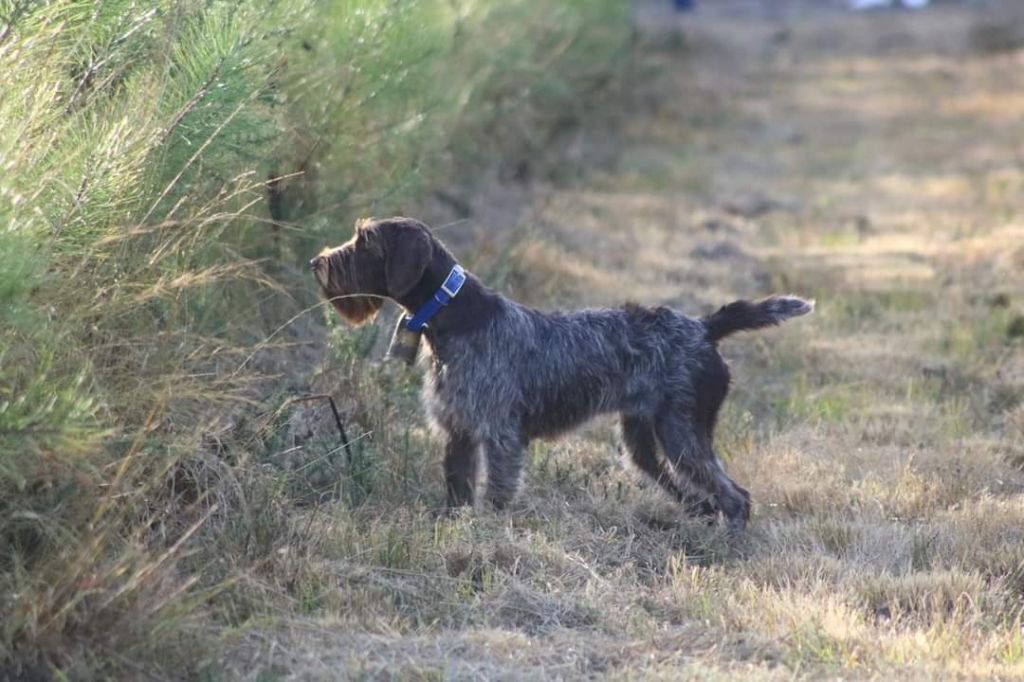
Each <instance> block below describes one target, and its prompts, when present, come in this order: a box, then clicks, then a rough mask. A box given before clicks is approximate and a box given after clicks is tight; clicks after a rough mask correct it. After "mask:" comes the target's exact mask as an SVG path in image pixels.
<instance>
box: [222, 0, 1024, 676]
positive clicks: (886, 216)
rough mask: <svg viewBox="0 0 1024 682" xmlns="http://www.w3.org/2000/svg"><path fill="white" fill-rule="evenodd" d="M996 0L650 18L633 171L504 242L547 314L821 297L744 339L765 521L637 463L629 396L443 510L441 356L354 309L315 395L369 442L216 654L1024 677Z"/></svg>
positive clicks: (1011, 195)
mask: <svg viewBox="0 0 1024 682" xmlns="http://www.w3.org/2000/svg"><path fill="white" fill-rule="evenodd" d="M992 22H993V19H992V17H991V16H987V15H978V14H972V13H970V12H968V11H967V10H964V9H962V8H961V9H956V8H954V7H948V8H942V7H940V8H936V9H935V10H934V11H929V12H924V13H917V14H911V13H907V14H889V13H883V14H877V15H865V16H858V17H852V16H849V15H845V14H843V15H829V14H822V15H815V17H812V18H810V19H806V18H805V19H803V20H800V21H796V22H794V23H792V24H791V25H789V26H787V27H782V26H781V25H779V24H775V23H772V22H768V21H764V20H758V19H749V18H748V19H736V18H730V19H728V20H726V19H722V20H718V19H716V18H715V17H714V15H713V14H706V15H705V16H704V18H703V19H701V20H699V21H697V22H696V23H694V24H691V25H688V27H687V29H686V32H685V33H684V34H672V33H669V34H666V33H665V32H664V30H663V28H662V29H655V28H651V27H645V28H644V30H645V31H646V34H645V41H646V42H645V43H644V44H643V45H642V47H641V50H642V52H641V55H642V58H643V63H644V64H645V65H646V66H647V67H649V68H648V70H647V71H646V73H647V80H645V81H644V82H643V84H642V86H641V88H640V90H641V91H640V92H639V93H637V101H636V103H635V104H634V105H632V108H631V110H630V115H629V116H628V117H626V118H625V121H626V122H625V124H624V125H625V128H624V131H623V135H624V147H623V149H622V150H621V158H620V163H619V164H618V165H617V167H616V169H615V170H614V171H609V172H604V173H601V172H597V173H594V174H592V175H591V177H590V179H589V180H588V181H587V182H586V183H585V184H584V185H583V186H579V187H574V188H571V189H566V188H564V187H562V188H559V187H543V188H541V189H539V190H538V191H537V194H538V196H539V198H538V200H537V202H536V204H535V205H534V207H533V208H532V210H531V211H530V212H529V213H528V214H527V216H526V218H525V219H524V220H523V221H522V223H523V232H522V233H520V232H516V233H515V234H510V235H508V236H507V238H508V240H509V241H511V242H515V243H517V244H518V245H519V246H518V247H517V248H516V249H514V252H513V253H514V256H513V258H512V265H511V268H510V267H509V265H508V262H507V261H506V260H502V258H499V257H497V256H496V257H493V258H489V257H486V256H480V255H479V254H477V255H476V260H477V262H476V263H475V264H476V265H477V267H478V269H480V270H481V271H482V272H484V274H485V276H486V275H487V274H489V273H503V276H502V277H500V278H497V277H496V278H497V280H498V283H499V285H500V286H501V288H502V289H503V290H505V291H507V292H510V293H512V294H514V295H516V296H517V297H518V298H521V299H524V300H527V301H528V302H531V303H535V304H538V305H541V306H547V307H569V306H576V305H588V304H592V305H600V304H612V303H616V302H618V301H621V300H623V299H627V298H628V299H634V300H638V301H642V302H646V303H651V304H664V305H672V306H675V307H678V308H680V309H681V310H684V311H686V312H689V313H692V314H698V313H701V312H703V311H705V310H706V309H708V308H711V307H713V306H716V305H720V304H722V303H725V302H727V301H729V300H731V299H733V298H736V297H740V296H756V295H760V294H765V293H768V292H771V291H780V290H782V291H792V292H794V293H799V294H805V295H809V296H813V297H815V298H817V300H818V310H817V313H816V314H815V315H814V316H812V317H810V318H804V319H800V320H795V321H792V322H791V323H788V324H787V325H786V326H785V327H784V328H781V329H779V330H772V331H767V332H763V333H759V334H757V335H747V336H741V337H737V338H733V339H730V340H728V341H726V342H724V344H723V352H724V353H725V355H726V356H727V357H728V359H729V360H730V362H731V365H732V368H733V375H734V384H735V385H734V390H733V394H732V397H731V398H730V401H729V402H728V407H727V409H726V411H725V414H724V415H723V417H722V420H721V424H720V428H719V434H718V444H719V445H718V447H719V450H720V454H721V456H722V457H723V459H724V460H725V461H726V464H727V468H728V470H729V472H730V473H731V475H733V476H734V477H735V478H736V479H737V480H738V481H740V482H741V483H742V484H743V485H745V486H747V487H748V488H749V489H750V491H751V492H752V494H753V497H754V499H755V509H754V516H753V519H752V522H751V525H750V530H749V533H748V536H747V538H746V540H745V541H744V542H743V543H741V544H740V545H739V546H730V544H729V543H728V542H727V540H726V538H725V537H724V535H723V531H722V529H721V528H718V527H708V526H706V525H703V524H701V523H698V522H694V521H691V520H687V519H685V518H683V517H681V515H680V514H679V512H678V510H677V509H676V508H675V507H674V506H673V505H672V504H671V503H670V502H669V501H667V500H666V499H665V498H664V497H663V496H661V495H660V494H659V493H658V491H657V490H654V489H652V488H651V487H650V486H646V485H644V484H643V483H642V482H641V481H639V479H638V477H637V476H636V475H635V474H634V473H633V472H632V471H630V470H629V469H628V468H626V467H624V466H622V465H621V464H620V460H621V457H620V450H619V445H618V443H619V440H618V435H617V427H616V424H615V422H614V420H612V419H605V420H598V421H597V422H595V423H594V424H592V425H590V426H589V427H587V428H586V429H585V430H583V431H582V432H581V433H578V434H575V435H572V436H570V437H567V438H565V439H563V440H560V441H557V442H554V443H537V444H535V445H534V446H533V448H532V450H531V452H530V466H529V467H528V470H527V473H526V485H525V489H524V491H523V493H522V495H521V496H520V498H519V501H518V502H517V504H516V505H515V506H514V508H513V509H512V510H511V511H510V512H507V513H494V512H493V511H490V510H488V509H485V508H480V509H476V510H473V511H472V512H468V513H465V514H463V515H460V516H458V517H456V518H454V519H447V518H443V517H438V516H437V515H436V514H435V513H434V510H435V509H436V508H437V507H439V506H440V505H441V504H442V500H443V498H442V492H441V491H442V484H441V480H440V472H439V463H440V457H439V443H438V442H437V441H436V440H433V439H432V438H431V436H430V435H429V434H428V433H426V432H425V431H424V429H423V426H422V423H421V422H420V421H419V420H418V417H417V407H416V403H415V396H414V392H415V387H416V383H417V375H416V373H415V372H413V373H408V372H406V371H405V370H404V369H400V368H394V367H390V368H389V367H386V366H373V365H368V364H367V357H366V356H367V353H368V352H369V351H368V350H365V349H366V348H368V347H369V346H368V345H367V344H366V343H364V345H360V343H359V339H362V338H363V337H362V336H359V335H353V334H351V333H349V332H346V331H343V330H340V329H339V330H338V331H337V332H336V336H335V337H334V343H333V347H334V349H335V355H334V356H333V358H332V359H331V361H330V362H328V363H327V364H326V365H325V369H324V371H323V373H322V374H321V375H320V376H319V377H318V378H317V379H316V381H315V382H314V385H316V386H323V387H326V388H330V389H338V388H339V387H340V388H341V389H343V393H344V395H345V400H346V401H347V404H346V411H347V413H348V414H351V415H352V419H353V428H357V429H358V431H359V432H360V433H361V434H364V437H361V438H362V440H361V441H360V445H359V447H358V448H357V451H358V452H357V456H358V457H368V458H371V459H370V460H369V461H370V462H371V464H370V466H368V467H367V468H365V469H353V468H350V469H349V470H348V471H349V472H350V473H351V472H352V471H365V472H366V473H365V476H364V477H363V478H359V479H358V480H356V479H354V477H353V476H351V475H349V476H346V477H344V480H343V481H342V484H341V487H342V488H343V489H344V490H343V491H342V494H341V495H340V496H339V498H340V500H341V501H339V502H336V503H333V504H331V505H324V506H321V507H319V508H317V509H316V510H315V511H314V510H308V511H305V512H300V513H298V514H296V515H295V516H293V517H291V518H290V521H289V523H290V524H291V525H292V526H294V527H295V528H299V529H301V530H302V534H298V535H296V539H295V541H292V542H289V541H283V542H280V543H278V544H277V545H274V552H275V554H274V557H275V558H274V559H273V561H274V562H275V565H278V566H279V569H280V570H279V571H278V572H277V573H276V574H275V575H276V578H275V580H277V581H278V582H277V588H279V586H280V585H282V584H288V585H290V587H289V589H288V590H287V593H288V594H290V595H292V596H291V597H289V600H284V601H282V602H280V603H279V604H278V606H277V607H276V608H275V609H271V610H270V611H269V612H268V617H267V620H266V624H265V626H261V627H257V628H250V629H247V630H245V631H244V632H242V633H239V634H238V637H237V638H234V639H233V640H232V647H233V648H232V650H231V653H230V655H229V656H227V657H226V658H225V660H224V662H223V663H222V667H221V668H220V669H221V670H222V671H224V672H225V674H227V675H229V676H243V677H247V678H249V679H334V678H336V677H337V676H338V675H339V674H340V673H339V671H345V674H346V675H347V676H349V677H354V678H370V679H377V678H381V677H393V678H411V679H447V678H481V679H502V678H504V679H513V678H515V679H521V678H532V679H541V678H545V679H548V678H578V677H605V676H607V677H610V678H615V679H620V678H625V679H680V678H691V679H734V678H736V677H738V676H744V677H747V678H750V679H792V678H815V679H818V678H873V679H891V678H902V679H936V678H942V679H958V678H959V679H969V678H990V677H991V678H1000V679H1012V678H1018V677H1022V676H1024V629H1022V613H1024V405H1022V399H1024V339H1022V327H1024V323H1022V322H1021V319H1022V318H1021V316H1022V315H1024V275H1022V272H1024V270H1022V268H1024V239H1022V237H1024V222H1022V218H1021V209H1024V203H1022V200H1021V195H1020V193H1019V191H1017V190H1018V189H1019V188H1020V187H1021V186H1022V185H1024V168H1022V167H1021V163H1020V159H1019V154H1018V151H1019V140H1020V139H1021V136H1022V135H1024V107H1022V104H1021V103H1022V102H1024V74H1022V72H1021V70H1020V59H1021V56H1020V55H1021V53H1020V52H1019V51H1013V50H1012V49H1011V48H1013V46H1014V44H1013V43H1012V41H1010V43H1009V44H1007V41H1008V40H1009V39H1008V38H1007V39H1006V40H1004V38H1005V36H1003V33H1005V32H1003V33H1000V35H1001V36H1003V37H1002V38H1000V41H999V45H1000V46H1001V47H1000V48H999V49H981V47H982V46H983V37H984V35H985V31H986V26H991V25H993V24H992ZM654 23H660V24H662V27H664V25H665V24H667V23H670V22H654ZM996 23H997V24H998V22H996ZM783 29H784V30H783ZM985 44H987V43H985ZM723 56H727V57H728V58H724V57H723ZM522 234H528V235H529V239H528V240H525V238H523V237H522V236H521V235H522ZM470 250H471V247H470ZM462 255H464V256H466V257H467V258H470V257H473V254H472V253H464V254H462ZM370 333H372V332H367V331H363V332H359V334H364V335H365V334H370ZM382 333H383V332H382ZM366 341H367V343H368V342H369V341H372V339H368V340H366ZM356 368H362V369H356ZM356 376H358V377H360V379H359V383H358V384H354V383H352V382H353V378H352V377H356ZM312 416H314V417H315V416H316V414H315V413H312ZM323 433H324V434H325V435H323V436H319V437H320V438H321V439H322V441H323V442H324V443H325V444H324V445H323V448H324V449H325V450H329V449H330V447H333V445H332V443H333V440H332V436H330V435H329V431H328V430H327V427H326V426H325V427H323ZM311 442H315V439H314V441H311ZM353 490H358V491H359V492H358V499H354V498H353V497H352V491H353ZM345 495H347V497H346V496H345ZM264 513H268V512H267V511H266V510H264ZM311 539H312V540H311ZM263 580H266V579H265V578H264V579H263ZM289 581H290V582H289ZM277 588H275V587H274V586H273V585H271V586H270V587H269V588H268V589H267V593H274V592H275V591H278V592H281V590H279V589H277ZM229 601H230V599H229Z"/></svg>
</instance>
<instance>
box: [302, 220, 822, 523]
mask: <svg viewBox="0 0 1024 682" xmlns="http://www.w3.org/2000/svg"><path fill="white" fill-rule="evenodd" d="M310 268H311V269H312V270H313V272H314V274H315V275H316V279H317V282H318V283H319V284H320V287H321V289H322V290H323V292H324V294H325V295H326V296H327V298H328V299H329V300H330V301H331V303H332V304H333V305H334V307H335V308H336V309H337V310H338V312H339V313H341V315H342V316H343V317H344V318H345V319H346V320H348V321H349V322H351V323H353V324H356V325H358V324H361V323H363V322H366V321H367V320H369V319H371V318H372V317H373V316H374V315H375V314H376V312H377V311H378V310H379V309H380V307H381V304H382V303H383V300H384V299H385V298H390V299H392V300H394V301H396V302H397V303H398V304H399V305H400V306H402V308H404V309H405V310H406V311H407V312H408V313H409V316H410V317H408V318H407V322H406V324H407V325H408V327H409V328H410V329H411V330H413V331H422V332H423V334H424V335H425V338H426V340H427V343H428V345H429V347H430V350H431V352H432V355H433V358H432V361H431V367H430V371H429V374H428V379H427V381H426V382H425V386H424V399H425V403H426V409H427V412H428V414H429V417H430V419H431V421H432V422H433V423H434V424H435V425H436V426H437V427H438V428H439V429H440V430H441V431H443V432H444V434H445V435H446V436H447V445H446V448H445V458H444V475H445V483H446V486H447V492H448V504H449V505H450V506H452V507H455V506H458V505H466V504H472V503H473V498H474V487H475V482H476V473H477V462H478V458H479V457H480V456H481V455H482V456H483V457H484V458H485V460H486V469H487V491H486V499H488V500H489V501H490V502H491V503H492V504H494V505H495V506H496V507H499V508H500V507H503V506H505V505H506V504H508V502H509V501H510V500H511V499H512V497H513V496H514V495H515V492H516V488H517V487H518V484H519V478H520V472H521V470H522V468H523V451H524V449H525V447H526V445H527V444H528V443H529V442H530V441H531V440H532V439H534V438H539V437H543V436H554V435H557V434H559V433H562V432H564V431H566V430H568V429H571V428H573V427H575V426H577V425H579V424H581V423H582V422H584V421H586V420H587V419H589V418H591V417H593V416H594V415H597V414H601V413H605V412H618V413H619V414H620V416H621V419H622V436H623V440H624V441H625V444H626V448H627V449H628V451H629V454H630V456H631V457H632V460H633V462H634V463H635V464H636V466H637V467H639V468H640V470H641V471H642V472H643V473H644V474H646V475H647V476H649V477H651V478H652V479H654V480H655V481H657V482H658V484H659V485H661V487H662V488H664V489H665V490H666V491H667V492H668V493H670V494H671V495H673V496H674V497H675V498H676V499H677V500H678V501H679V502H680V503H682V504H684V505H685V506H686V507H687V508H688V509H689V510H691V511H693V512H696V513H700V514H708V515H712V514H717V513H718V512H721V513H722V514H723V515H724V516H725V518H726V520H727V521H728V524H729V528H730V529H731V531H732V532H734V533H737V534H738V533H741V532H742V531H743V529H744V528H745V527H746V523H747V520H748V519H749V516H750V494H749V493H748V492H747V491H746V490H744V489H743V488H742V487H740V486H739V485H737V484H736V483H735V482H734V481H733V480H732V479H730V478H729V477H728V476H727V475H726V473H725V471H724V470H723V468H722V462H721V460H719V459H718V457H717V456H716V455H715V451H714V448H713V447H712V441H713V431H714V426H715V419H716V417H717V416H718V410H719V408H720V407H721V405H722V401H723V400H724V399H725V396H726V393H728V391H729V370H728V368H727V367H726V365H725V362H724V361H723V360H722V356H721V355H719V353H718V349H717V343H718V342H719V341H720V340H721V339H722V338H724V337H726V336H728V335H729V334H732V333H733V332H737V331H741V330H747V329H759V328H761V327H767V326H770V325H775V324H778V323H780V322H782V321H783V320H786V319H788V318H790V317H797V316H799V315H806V314H807V313H809V312H811V311H812V310H813V309H814V303H813V301H806V300H804V299H801V298H797V297H795V296H769V297H768V298H765V299H762V300H760V301H754V302H751V301H736V302H734V303H730V304H729V305H727V306H724V307H723V308H721V309H720V310H718V312H716V313H714V314H713V315H709V316H708V317H705V318H703V319H695V318H692V317H687V316H685V315H682V314H680V313H678V312H676V311H674V310H669V309H668V308H660V307H659V308H644V307H641V306H638V305H626V306H625V307H623V308H615V309H601V310H582V311H578V312H566V313H562V312H542V311H539V310H534V309H533V308H528V307H526V306H523V305H520V304H518V303H516V302H515V301H511V300H509V299H507V298H505V297H504V296H502V295H501V294H499V293H497V292H495V291H492V290H491V289H488V288H487V287H486V286H484V285H483V284H482V283H481V282H480V280H478V279H477V278H476V277H474V276H473V275H472V274H471V273H468V272H465V271H464V270H463V269H462V267H461V266H459V264H458V263H457V262H456V261H455V258H454V256H452V254H451V253H450V252H449V251H448V249H446V248H445V247H444V245H443V244H442V243H441V242H440V241H438V240H437V239H436V238H435V237H434V236H433V235H432V234H431V233H430V230H429V229H428V228H427V226H426V225H424V224H423V223H421V222H419V221H417V220H412V219H410V218H388V219H384V220H364V221H360V222H359V223H358V224H357V225H356V231H355V235H354V236H353V237H352V239H350V240H349V241H347V242H345V243H344V244H342V245H341V246H338V247H336V248H333V249H326V250H324V251H323V252H322V253H321V254H320V255H319V256H317V257H316V258H314V259H313V260H311V261H310Z"/></svg>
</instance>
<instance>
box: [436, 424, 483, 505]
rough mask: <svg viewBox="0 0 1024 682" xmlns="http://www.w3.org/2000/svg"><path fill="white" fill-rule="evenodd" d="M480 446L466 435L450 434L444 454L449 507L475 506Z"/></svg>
mask: <svg viewBox="0 0 1024 682" xmlns="http://www.w3.org/2000/svg"><path fill="white" fill-rule="evenodd" d="M479 449H480V448H479V445H478V444H477V442H476V441H475V440H473V439H472V438H471V437H470V436H469V435H467V434H464V433H449V434H448V445H447V446H446V447H445V453H444V483H445V488H446V490H447V492H448V506H449V507H452V508H454V507H460V506H463V505H471V504H473V488H474V486H475V484H476V467H477V450H479Z"/></svg>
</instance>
